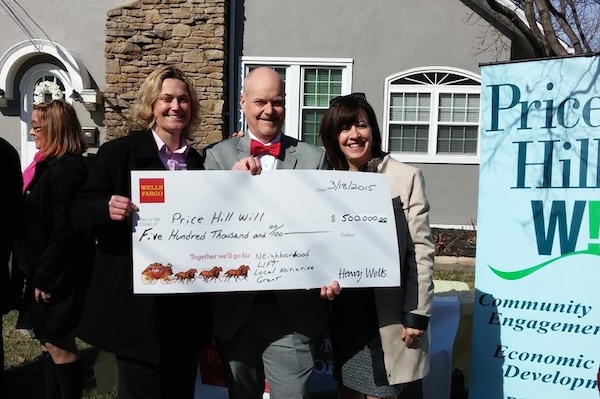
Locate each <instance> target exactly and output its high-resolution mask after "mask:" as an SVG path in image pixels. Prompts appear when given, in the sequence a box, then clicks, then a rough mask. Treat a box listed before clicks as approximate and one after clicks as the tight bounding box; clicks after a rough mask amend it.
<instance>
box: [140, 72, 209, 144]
mask: <svg viewBox="0 0 600 399" xmlns="http://www.w3.org/2000/svg"><path fill="white" fill-rule="evenodd" d="M165 79H177V80H181V81H182V82H183V83H185V85H186V86H187V90H188V94H189V96H190V101H191V105H192V115H191V118H190V121H189V123H188V124H187V125H186V126H185V127H184V128H183V130H182V131H181V135H182V136H183V137H185V138H186V139H189V138H190V134H191V132H192V131H193V130H194V128H195V127H196V126H197V125H198V123H199V122H200V101H198V95H197V94H196V89H195V88H194V83H193V82H192V80H191V79H190V78H189V77H187V75H185V74H184V73H183V72H182V71H181V70H179V69H177V68H175V67H173V66H169V65H167V66H163V67H160V68H158V69H156V70H155V71H153V72H152V73H151V74H150V75H148V77H147V78H146V80H145V81H144V83H142V86H141V87H140V90H139V92H138V96H137V101H136V102H135V103H134V104H133V106H132V107H131V113H130V116H129V119H130V125H131V128H133V129H148V128H150V127H151V126H152V124H153V123H154V103H156V101H157V100H158V97H159V96H160V92H161V90H162V84H163V82H164V81H165Z"/></svg>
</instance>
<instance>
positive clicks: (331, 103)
mask: <svg viewBox="0 0 600 399" xmlns="http://www.w3.org/2000/svg"><path fill="white" fill-rule="evenodd" d="M347 99H354V100H362V101H367V96H366V95H365V93H350V94H347V95H345V96H337V97H334V98H332V99H331V100H329V106H330V107H333V106H335V105H338V104H339V103H340V102H341V101H343V100H347Z"/></svg>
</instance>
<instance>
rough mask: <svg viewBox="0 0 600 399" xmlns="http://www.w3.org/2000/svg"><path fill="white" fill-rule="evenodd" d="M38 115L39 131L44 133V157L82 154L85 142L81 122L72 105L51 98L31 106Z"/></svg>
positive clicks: (86, 146)
mask: <svg viewBox="0 0 600 399" xmlns="http://www.w3.org/2000/svg"><path fill="white" fill-rule="evenodd" d="M33 110H34V111H37V112H38V114H39V116H40V121H39V122H40V125H41V128H42V130H41V132H42V134H43V135H44V142H43V143H44V148H40V151H41V153H42V154H43V155H44V157H60V156H62V155H65V154H77V155H79V154H83V153H84V152H85V151H86V150H87V148H88V145H87V143H86V142H85V137H84V136H83V131H82V130H81V124H80V123H79V119H77V114H76V113H75V110H74V109H73V107H72V106H71V105H70V104H68V103H66V102H64V101H62V100H52V101H48V102H44V103H41V104H37V105H34V106H33Z"/></svg>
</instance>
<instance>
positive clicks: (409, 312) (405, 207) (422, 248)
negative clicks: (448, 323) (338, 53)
mask: <svg viewBox="0 0 600 399" xmlns="http://www.w3.org/2000/svg"><path fill="white" fill-rule="evenodd" d="M319 133H320V135H321V140H322V142H323V145H324V146H325V151H326V152H327V158H328V161H329V163H330V165H331V166H332V167H333V168H334V169H338V170H350V171H357V172H358V171H363V172H375V173H383V174H385V175H386V176H387V177H388V180H389V184H390V190H391V193H390V194H391V197H392V202H393V205H394V213H395V217H396V229H397V235H398V250H399V255H400V265H398V267H399V268H400V274H401V280H402V281H401V286H400V287H395V288H374V289H348V290H342V292H341V293H340V294H339V295H337V296H336V297H335V299H334V300H333V304H332V317H331V323H330V335H331V343H332V348H333V356H334V367H335V373H334V374H335V377H336V380H337V381H338V391H339V397H340V398H344V399H350V398H364V397H365V396H366V397H367V398H373V399H374V398H395V397H398V396H399V397H405V395H410V397H411V398H414V397H419V395H421V393H420V390H421V386H420V380H421V379H422V378H423V377H425V375H427V373H428V372H429V339H428V337H427V327H428V322H429V317H430V315H431V309H432V303H433V302H432V301H433V254H434V245H433V242H432V240H431V230H430V227H429V220H428V213H429V203H428V202H427V198H426V197H425V188H424V181H423V176H422V175H421V172H420V171H419V170H418V169H416V168H414V167H412V166H409V165H406V164H404V163H401V162H398V161H396V160H394V159H393V158H392V157H391V156H390V155H389V154H386V153H384V152H383V150H382V148H381V132H380V131H379V126H378V124H377V118H376V117H375V112H374V111H373V108H372V107H371V105H370V104H369V103H368V102H367V101H366V99H365V96H364V94H360V93H355V94H350V95H347V96H342V97H337V98H335V99H333V100H332V101H331V104H330V108H329V110H328V111H327V112H326V113H325V115H324V116H323V119H322V120H321V127H320V132H319ZM342 288H343V287H342ZM415 395H416V396H415Z"/></svg>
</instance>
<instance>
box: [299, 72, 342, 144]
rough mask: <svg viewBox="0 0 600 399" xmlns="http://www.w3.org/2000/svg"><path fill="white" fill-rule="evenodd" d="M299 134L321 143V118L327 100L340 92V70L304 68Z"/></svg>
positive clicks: (315, 142) (306, 138) (313, 142)
mask: <svg viewBox="0 0 600 399" xmlns="http://www.w3.org/2000/svg"><path fill="white" fill-rule="evenodd" d="M303 71H304V74H303V76H304V92H303V96H302V104H301V107H302V111H301V112H302V115H301V121H302V126H301V129H302V131H301V134H302V136H301V137H302V139H303V140H304V141H306V142H309V143H312V144H316V145H322V144H321V139H320V138H319V137H318V136H319V124H320V123H321V118H322V117H323V115H324V114H325V111H326V110H327V108H329V100H331V99H332V98H334V97H336V96H339V95H340V94H341V93H342V70H341V69H334V68H304V69H303Z"/></svg>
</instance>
